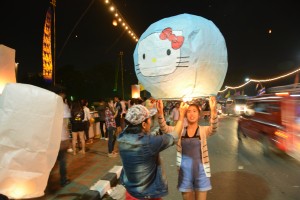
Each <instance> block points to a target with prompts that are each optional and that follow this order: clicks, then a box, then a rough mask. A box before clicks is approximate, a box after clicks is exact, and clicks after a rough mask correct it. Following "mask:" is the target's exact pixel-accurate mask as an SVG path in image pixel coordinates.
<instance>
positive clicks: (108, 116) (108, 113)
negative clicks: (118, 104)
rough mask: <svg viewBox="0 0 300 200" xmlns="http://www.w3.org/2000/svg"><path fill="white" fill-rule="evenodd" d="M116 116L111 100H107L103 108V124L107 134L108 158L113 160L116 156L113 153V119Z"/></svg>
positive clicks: (114, 126)
mask: <svg viewBox="0 0 300 200" xmlns="http://www.w3.org/2000/svg"><path fill="white" fill-rule="evenodd" d="M117 115H118V111H115V110H114V103H113V100H109V101H108V103H107V106H106V108H105V124H106V127H107V134H108V154H107V155H108V157H110V158H113V157H117V154H116V153H115V152H114V146H115V142H116V134H115V132H116V128H117V126H116V121H115V118H116V117H117Z"/></svg>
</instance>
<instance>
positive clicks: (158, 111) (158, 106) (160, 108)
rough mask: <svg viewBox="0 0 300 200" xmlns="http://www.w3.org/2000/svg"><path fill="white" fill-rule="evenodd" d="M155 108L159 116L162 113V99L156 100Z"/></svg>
mask: <svg viewBox="0 0 300 200" xmlns="http://www.w3.org/2000/svg"><path fill="white" fill-rule="evenodd" d="M156 109H157V114H158V115H160V116H163V115H164V104H163V102H162V100H157V101H156Z"/></svg>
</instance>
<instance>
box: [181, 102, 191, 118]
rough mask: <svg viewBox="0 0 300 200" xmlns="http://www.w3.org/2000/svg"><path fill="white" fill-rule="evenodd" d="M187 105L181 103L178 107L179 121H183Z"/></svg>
mask: <svg viewBox="0 0 300 200" xmlns="http://www.w3.org/2000/svg"><path fill="white" fill-rule="evenodd" d="M188 107H189V105H188V104H187V103H185V102H181V103H180V107H179V118H180V119H181V120H183V118H184V117H185V113H186V111H187V109H188Z"/></svg>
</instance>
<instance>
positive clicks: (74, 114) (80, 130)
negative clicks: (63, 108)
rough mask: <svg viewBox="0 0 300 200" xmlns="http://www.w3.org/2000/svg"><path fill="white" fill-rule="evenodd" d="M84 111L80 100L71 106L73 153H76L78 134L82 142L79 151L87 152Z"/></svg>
mask: <svg viewBox="0 0 300 200" xmlns="http://www.w3.org/2000/svg"><path fill="white" fill-rule="evenodd" d="M83 119H84V111H83V108H82V106H81V103H80V102H79V101H75V102H73V104H72V107H71V124H72V146H73V155H76V153H77V151H76V143H77V140H78V136H79V139H80V143H81V150H80V151H79V153H81V154H85V141H84V128H85V125H84V121H83Z"/></svg>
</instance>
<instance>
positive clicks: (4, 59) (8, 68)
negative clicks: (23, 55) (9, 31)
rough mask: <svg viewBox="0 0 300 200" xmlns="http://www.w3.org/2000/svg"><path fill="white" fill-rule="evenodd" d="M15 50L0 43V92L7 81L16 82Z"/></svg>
mask: <svg viewBox="0 0 300 200" xmlns="http://www.w3.org/2000/svg"><path fill="white" fill-rule="evenodd" d="M15 68H16V63H15V50H14V49H11V48H9V47H7V46H4V45H2V44H0V94H1V93H2V91H3V89H4V87H5V84H6V83H15V82H16V69H15Z"/></svg>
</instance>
